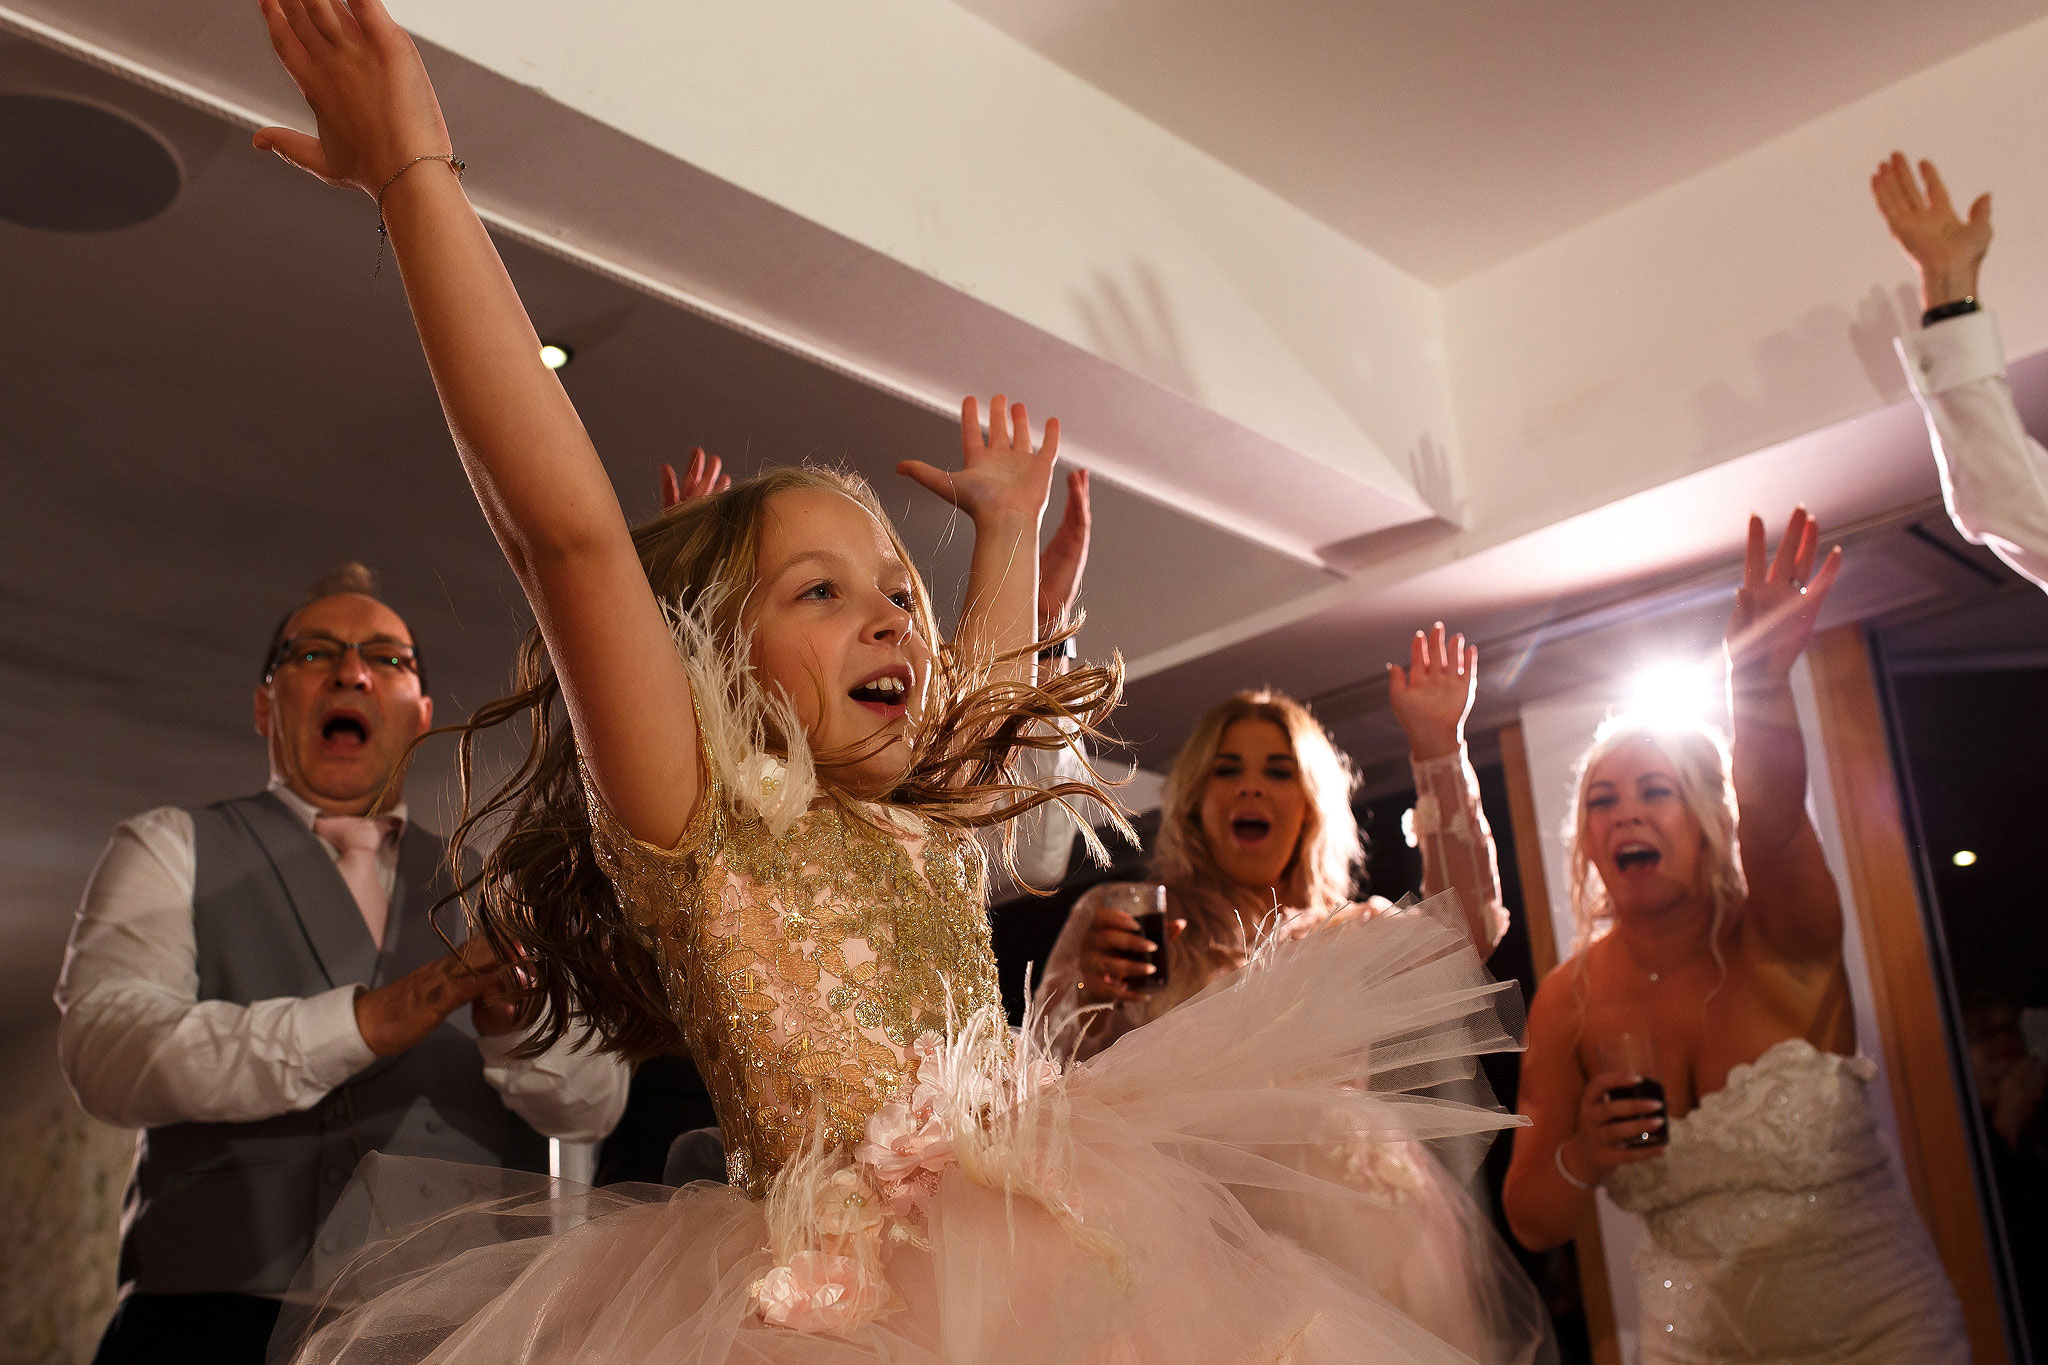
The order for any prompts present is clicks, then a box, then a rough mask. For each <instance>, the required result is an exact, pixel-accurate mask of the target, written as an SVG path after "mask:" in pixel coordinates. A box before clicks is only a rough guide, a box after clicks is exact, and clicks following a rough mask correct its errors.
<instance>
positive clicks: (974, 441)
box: [896, 394, 1060, 526]
mask: <svg viewBox="0 0 2048 1365" xmlns="http://www.w3.org/2000/svg"><path fill="white" fill-rule="evenodd" d="M1059 449H1060V419H1059V418H1057V417H1053V418H1049V419H1047V421H1046V424H1045V442H1044V444H1043V445H1041V446H1040V447H1039V448H1038V449H1037V450H1036V451H1034V450H1033V449H1032V448H1031V419H1030V415H1029V414H1027V413H1026V412H1025V411H1024V405H1023V404H1022V403H1014V404H1007V405H1006V404H1005V402H1004V399H1003V395H1001V394H997V395H996V396H995V397H993V398H991V399H990V400H989V405H988V435H987V436H986V437H984V436H983V435H982V432H981V405H980V403H979V402H978V401H977V400H975V399H974V398H972V397H969V398H968V399H967V401H966V402H964V403H962V404H961V405H960V457H961V468H959V469H957V470H954V471H952V472H950V473H949V472H948V471H946V470H943V469H939V468H936V467H934V466H932V465H928V464H926V463H924V461H922V460H905V461H904V462H903V463H901V464H899V465H897V466H896V472H897V473H898V474H902V475H904V476H906V477H908V478H911V479H914V480H916V481H917V483H918V484H920V485H921V486H922V487H924V488H926V489H929V490H930V491H931V492H933V493H936V494H938V495H939V496H940V497H942V498H944V499H945V500H946V501H947V502H950V503H952V504H953V505H954V506H955V507H957V508H959V509H960V510H961V511H963V512H965V513H966V514H967V515H968V516H970V517H972V518H973V519H974V522H975V524H976V525H977V526H980V525H984V524H991V523H993V522H996V521H1001V520H1005V519H1019V518H1021V519H1025V520H1028V521H1030V522H1031V524H1032V525H1034V526H1036V525H1037V524H1038V519H1039V517H1040V516H1042V515H1043V514H1044V512H1045V502H1046V496H1047V494H1048V493H1049V492H1050V490H1051V486H1052V467H1053V462H1054V461H1055V459H1057V457H1058V455H1059Z"/></svg>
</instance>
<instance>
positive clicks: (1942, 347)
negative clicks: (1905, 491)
mask: <svg viewBox="0 0 2048 1365" xmlns="http://www.w3.org/2000/svg"><path fill="white" fill-rule="evenodd" d="M1898 349H1899V358H1900V359H1901V360H1903V361H1904V362H1905V366H1906V382H1907V383H1909V384H1911V385H1912V388H1913V397H1914V398H1916V399H1918V400H1919V403H1920V409H1921V411H1922V412H1924V413H1926V415H1927V431H1928V435H1929V436H1930V437H1931V438H1932V439H1933V442H1934V458H1935V462H1936V463H1937V464H1938V465H1939V466H1940V468H1941V495H1942V498H1943V500H1944V501H1946V502H1947V504H1948V515H1949V519H1950V520H1951V521H1953V522H1954V523H1955V525H1956V529H1957V530H1958V531H1960V532H1962V533H1963V535H1964V537H1965V538H1967V539H1968V540H1969V541H1970V542H1971V543H1972V544H1976V545H1988V546H1989V547H1991V551H1992V553H1994V554H1996V555H1997V556H1998V557H1999V558H2000V559H2002V560H2004V561H2005V562H2006V563H2007V564H2010V565H2011V566H2012V567H2013V569H2014V570H2016V571H2017V572H2018V573H2020V574H2022V575H2023V576H2025V577H2026V578H2028V579H2030V580H2032V581H2033V582H2034V583H2035V584H2037V585H2038V586H2040V587H2043V588H2048V449H2043V448H2042V446H2041V443H2040V442H2038V441H2036V440H2034V439H2033V438H2032V437H2031V436H2029V435H2027V430H2026V428H2025V427H2024V426H2023V425H2021V423H2020V412H2019V408H2018V407H2017V406H2015V404H2014V403H2013V398H2012V384H2011V383H2010V382H2009V381H2008V380H2007V379H2006V375H2005V348H2004V347H2003V346H2002V345H2001V344H2000V342H1999V339H1998V324H1997V323H1996V322H1995V321H1994V320H1993V318H1992V316H1991V314H1990V313H1988V312H1982V311H1979V312H1975V313H1965V314H1963V315H1962V316H1961V317H1955V318H1948V319H1945V320H1944V321H1941V322H1937V323H1935V324H1934V325H1933V326H1932V327H1928V328H1926V329H1924V330H1923V331H1921V332H1920V333H1919V334H1918V335H1917V336H1915V337H1912V338H1910V339H1909V338H1906V337H1900V338H1899V342H1898Z"/></svg>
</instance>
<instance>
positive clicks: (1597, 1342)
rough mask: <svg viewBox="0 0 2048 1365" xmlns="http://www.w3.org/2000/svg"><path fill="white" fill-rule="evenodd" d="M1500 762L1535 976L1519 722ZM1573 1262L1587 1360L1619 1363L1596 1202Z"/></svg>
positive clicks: (1552, 934)
mask: <svg viewBox="0 0 2048 1365" xmlns="http://www.w3.org/2000/svg"><path fill="white" fill-rule="evenodd" d="M1499 739H1500V766H1501V774H1502V776H1503V777H1504V778H1505V779H1506V782H1507V789H1508V816H1509V819H1510V821H1511V822H1512V824H1513V827H1514V831H1515V875H1516V878H1517V880H1519V881H1520V883H1521V886H1522V916H1523V918H1524V919H1525V920H1526V921H1527V922H1528V928H1529V957H1530V960H1531V962H1532V963H1533V965H1534V967H1535V971H1536V982H1537V984H1538V985H1541V984H1542V983H1543V978H1544V977H1546V976H1548V975H1550V973H1551V972H1552V971H1553V970H1554V969H1555V968H1556V966H1557V934H1556V931H1555V929H1554V928H1553V920H1552V917H1551V910H1550V883H1549V882H1548V881H1546V880H1545V878H1544V875H1543V829H1542V824H1541V822H1540V821H1539V820H1538V819H1537V817H1536V788H1535V785H1534V783H1533V782H1532V781H1531V780H1530V776H1529V747H1528V743H1527V741H1526V740H1525V739H1524V737H1523V735H1522V723H1521V722H1520V721H1514V722H1512V723H1510V724H1508V725H1504V726H1502V727H1501V729H1500V731H1499ZM1572 1251H1573V1253H1574V1254H1575V1255H1576V1256H1577V1257H1578V1262H1579V1302H1580V1303H1581V1305H1583V1306H1584V1308H1585V1310H1586V1336H1587V1337H1588V1339H1589V1340H1590V1341H1591V1342H1592V1347H1593V1365H1621V1340H1620V1338H1619V1337H1618V1336H1617V1335H1616V1334H1615V1316H1614V1291H1613V1289H1612V1288H1611V1287H1610V1286H1609V1285H1608V1282H1607V1249H1606V1247H1605V1246H1604V1245H1603V1244H1602V1242H1601V1239H1600V1214H1599V1209H1598V1204H1597V1203H1595V1204H1592V1205H1588V1206H1587V1209H1586V1216H1585V1219H1584V1221H1582V1222H1581V1223H1580V1224H1579V1228H1578V1230H1577V1231H1576V1232H1575V1233H1573V1234H1572Z"/></svg>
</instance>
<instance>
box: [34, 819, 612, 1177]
mask: <svg viewBox="0 0 2048 1365" xmlns="http://www.w3.org/2000/svg"><path fill="white" fill-rule="evenodd" d="M271 792H272V794H273V795H275V796H276V797H277V798H278V799H279V800H280V801H282V802H283V803H284V805H285V807H286V808H287V809H289V810H290V811H291V812H292V814H293V815H294V816H296V817H297V818H298V819H300V820H301V821H303V822H304V823H305V825H306V828H307V829H308V830H309V831H310V830H311V829H312V827H313V819H314V816H315V815H316V814H317V813H318V812H317V811H316V810H315V809H314V807H313V806H312V805H310V804H309V803H308V802H306V801H305V800H303V799H302V798H300V797H299V796H298V795H297V794H296V793H295V792H292V791H290V790H288V789H286V788H284V787H282V786H280V785H277V784H272V786H271ZM392 813H393V814H395V815H397V816H398V817H399V818H400V820H401V821H402V820H403V819H404V817H405V807H404V806H402V805H401V806H399V807H397V808H396V809H395V810H394V811H393V812H392ZM315 837H316V838H317V836H315ZM319 842H320V846H321V847H322V848H324V849H326V850H327V853H328V856H329V857H335V858H338V857H339V855H338V854H337V853H336V851H335V850H334V848H333V847H332V846H331V845H329V844H328V843H327V841H326V840H325V839H321V840H320V841H319ZM196 866H197V856H196V850H195V848H194V845H193V833H192V816H191V814H190V813H189V812H187V811H184V810H181V809H179V808H177V807H175V806H163V807H159V808H158V809H156V810H152V811H149V812H147V813H145V814H142V815H138V816H136V817H134V818H133V819H131V820H124V821H122V822H121V823H120V824H119V825H118V826H116V827H115V829H114V837H113V838H112V840H110V841H109V842H108V844H107V850H106V852H105V853H104V854H102V855H101V856H100V861H99V865H98V866H97V867H95V868H94V869H93V874H92V880H91V881H90V882H88V883H87V884H86V888H85V897H84V899H83V901H82V902H81V903H80V905H79V908H78V918H77V920H76V922H75V923H74V924H73V925H72V929H71V942H70V945H69V946H68V947H67V948H66V950H65V954H64V970H63V973H62V975H60V976H59V978H58V981H57V1008H58V1009H59V1011H60V1012H61V1014H62V1022H61V1024H60V1025H59V1028H58V1035H57V1055H58V1061H59V1062H60V1064H61V1065H62V1067H63V1070H64V1075H65V1077H66V1078H67V1079H68V1080H69V1081H70V1083H71V1088H72V1090H73V1092H74V1093H75V1094H76V1095H77V1096H78V1102H79V1105H80V1106H81V1107H82V1108H83V1109H84V1110H85V1111H86V1112H87V1113H89V1114H91V1115H93V1116H94V1117H95V1118H99V1119H102V1120H104V1121H106V1122H108V1123H112V1124H117V1125H120V1126H123V1127H138V1128H139V1127H153V1126H157V1125H162V1124H170V1123H247V1122H253V1121H255V1120H258V1119H266V1118H272V1117H274V1116H276V1115H278V1114H288V1113H295V1112H297V1111H300V1110H304V1109H309V1108H311V1107H312V1106H313V1105H315V1104H318V1103H319V1102H320V1100H321V1099H322V1098H323V1097H324V1096H325V1095H326V1094H327V1093H328V1092H329V1091H331V1090H333V1089H334V1088H335V1087H336V1086H338V1085H340V1084H341V1083H342V1082H344V1081H346V1080H348V1079H349V1078H350V1077H351V1076H354V1075H355V1074H356V1073H357V1072H359V1071H361V1070H363V1069H364V1068H365V1067H367V1066H369V1065H370V1064H371V1063H372V1062H373V1061H375V1060H376V1054H374V1053H373V1052H371V1051H370V1047H369V1044H368V1043H365V1042H364V1041H363V1035H362V1032H361V1030H360V1029H358V1028H357V1027H356V1013H355V998H356V995H357V992H358V990H359V989H360V988H359V987H357V986H355V985H353V984H350V985H343V986H337V987H335V988H334V989H332V990H329V991H322V992H321V993H320V994H318V995H311V996H305V997H296V996H294V997H286V998H282V999H276V1000H259V1001H256V1002H254V1003H252V1004H248V1005H237V1004H232V1003H230V1002H228V1001H224V1000H204V1001H202V1000H200V999H199V998H198V991H199V966H198V948H197V943H196V939H195V935H194V930H193V921H192V895H193V887H194V882H195V876H196ZM377 872H378V879H379V880H380V881H381V882H382V883H383V886H384V889H385V892H386V894H387V895H388V894H389V893H390V892H391V889H392V888H393V887H394V886H395V885H396V883H397V879H398V840H397V839H395V838H388V839H386V840H385V842H384V847H383V848H382V849H380V850H379V851H378V855H377ZM477 1041H478V1046H479V1048H480V1049H481V1050H482V1052H483V1058H484V1079H485V1080H486V1081H488V1082H489V1083H490V1084H491V1086H492V1087H493V1088H495V1089H496V1090H497V1092H498V1093H499V1095H500V1096H502V1097H503V1099H504V1101H505V1105H506V1107H507V1108H509V1109H510V1110H511V1111H512V1112H513V1113H515V1114H517V1115H519V1117H520V1118H522V1119H524V1120H526V1122H527V1123H528V1124H529V1125H531V1126H532V1127H533V1128H534V1129H535V1130H536V1131H537V1132H539V1133H541V1134H542V1135H544V1136H547V1137H554V1138H561V1139H564V1140H568V1141H576V1142H594V1141H596V1140H598V1139H599V1138H602V1137H603V1136H604V1135H605V1134H606V1133H608V1132H610V1131H611V1129H612V1127H613V1125H614V1124H616V1123H617V1122H618V1120H619V1115H620V1114H621V1113H623V1112H624V1110H625V1107H626V1081H627V1068H626V1066H625V1064H624V1063H622V1062H620V1061H619V1060H618V1059H616V1058H614V1057H609V1056H600V1055H597V1054H594V1053H585V1052H583V1051H581V1050H579V1049H578V1048H576V1047H574V1046H572V1045H571V1043H570V1041H569V1040H568V1039H564V1040H563V1041H562V1042H561V1043H558V1044H557V1045H556V1046H554V1047H553V1048H550V1049H549V1050H548V1051H547V1052H545V1053H542V1054H541V1055H540V1056H538V1057H535V1058H532V1059H530V1060H519V1059H516V1058H514V1057H512V1056H511V1055H510V1053H511V1050H512V1049H513V1047H515V1046H516V1045H517V1043H518V1039H517V1037H516V1036H514V1035H506V1036H503V1037H497V1038H479V1039H478V1040H477Z"/></svg>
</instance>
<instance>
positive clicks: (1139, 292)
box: [1073, 261, 1205, 403]
mask: <svg viewBox="0 0 2048 1365" xmlns="http://www.w3.org/2000/svg"><path fill="white" fill-rule="evenodd" d="M1073 298H1074V310H1075V311H1076V312H1077V313H1079V314H1080V317H1081V324H1082V326H1083V327H1084V328H1085V329H1086V330H1087V333H1088V345H1089V347H1090V348H1091V349H1092V350H1093V351H1094V352H1095V353H1096V354H1097V355H1099V356H1101V357H1102V358H1103V359H1104V360H1107V361H1109V362H1110V363H1111V364H1113V365H1116V366H1118V367H1119V368H1121V369H1125V370H1128V371H1130V372H1131V373H1132V374H1135V375H1138V376H1139V377H1141V378H1144V379H1149V380H1151V381H1152V382H1153V383H1155V384H1158V385H1160V386H1161V387H1162V388H1167V389H1171V390H1172V391H1173V392H1175V393H1177V394H1179V395H1181V397H1183V398H1186V399H1189V400H1191V401H1193V402H1196V403H1203V402H1205V400H1204V398H1203V394H1202V391H1201V386H1200V385H1199V384H1197V383H1196V381H1195V373H1194V369H1193V367H1192V366H1190V365H1189V363H1188V357H1187V347H1186V345H1185V344H1184V343H1183V341H1182V340H1181V329H1180V326H1179V324H1178V323H1176V322H1175V321H1174V316H1173V305H1172V303H1171V302H1170V301H1169V300H1168V299H1167V296H1166V286H1165V285H1164V283H1162V282H1161V280H1160V278H1159V273H1158V271H1156V270H1155V269H1153V267H1152V266H1151V265H1149V264H1147V263H1146V262H1144V261H1134V262H1133V263H1132V264H1131V267H1130V271H1129V273H1128V276H1127V278H1126V279H1124V280H1119V279H1117V278H1116V277H1115V276H1112V275H1111V274H1110V273H1109V272H1108V271H1106V270H1098V271H1096V272H1095V276H1094V280H1093V281H1092V283H1091V284H1090V285H1089V287H1088V288H1087V289H1086V290H1077V291H1075V293H1074V296H1073Z"/></svg>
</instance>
